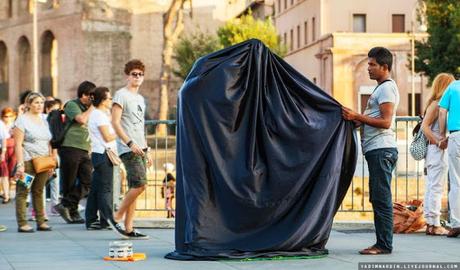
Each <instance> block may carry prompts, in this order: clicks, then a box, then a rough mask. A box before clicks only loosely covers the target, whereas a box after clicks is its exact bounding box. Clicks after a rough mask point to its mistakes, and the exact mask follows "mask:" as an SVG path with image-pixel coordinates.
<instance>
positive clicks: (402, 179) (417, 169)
mask: <svg viewBox="0 0 460 270" xmlns="http://www.w3.org/2000/svg"><path fill="white" fill-rule="evenodd" d="M419 120H420V118H419V117H406V116H404V117H396V122H395V130H396V140H397V145H398V161H397V164H396V169H395V171H394V172H393V179H392V195H393V201H409V200H413V199H420V198H422V197H423V194H424V192H425V182H424V179H423V168H424V160H421V161H416V160H414V159H413V158H412V157H411V156H410V153H409V146H410V143H411V142H412V137H413V136H412V130H413V128H414V127H415V126H416V125H417V123H418V121H419ZM358 137H359V134H358ZM358 145H359V150H358V162H357V166H356V171H355V175H354V177H353V180H352V183H351V185H350V188H349V189H348V192H347V195H346V196H345V198H344V200H343V202H342V205H341V207H340V208H339V212H372V206H371V204H370V202H369V171H368V169H367V162H366V160H365V158H364V156H363V154H362V151H361V145H360V143H358Z"/></svg>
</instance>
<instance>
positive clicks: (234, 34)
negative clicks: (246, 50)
mask: <svg viewBox="0 0 460 270" xmlns="http://www.w3.org/2000/svg"><path fill="white" fill-rule="evenodd" d="M217 35H218V36H219V39H220V43H221V44H222V45H223V46H224V47H228V46H231V45H235V44H237V43H240V42H243V41H246V40H248V39H251V38H256V39H259V40H260V41H262V42H263V43H264V44H265V45H266V46H267V47H268V48H270V50H272V51H273V52H274V53H276V54H278V55H279V56H281V57H282V56H284V54H285V53H286V46H285V45H284V44H282V43H281V39H280V37H279V36H278V34H277V32H276V28H275V26H274V25H273V23H272V20H271V19H270V18H267V19H265V20H258V19H255V18H254V17H253V16H252V14H251V12H249V13H248V14H246V15H243V16H241V17H240V18H236V19H232V20H229V21H228V22H227V23H226V24H225V25H224V26H222V27H220V28H219V30H217Z"/></svg>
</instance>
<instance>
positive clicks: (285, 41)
mask: <svg viewBox="0 0 460 270" xmlns="http://www.w3.org/2000/svg"><path fill="white" fill-rule="evenodd" d="M283 39H284V44H286V45H287V33H284V37H283Z"/></svg>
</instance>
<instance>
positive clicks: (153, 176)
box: [115, 117, 425, 217]
mask: <svg viewBox="0 0 460 270" xmlns="http://www.w3.org/2000/svg"><path fill="white" fill-rule="evenodd" d="M418 120H419V118H418V117H397V118H396V123H395V129H396V131H397V132H396V136H397V142H398V151H399V157H398V162H397V165H396V170H395V172H394V177H393V181H392V192H393V200H394V201H408V200H411V199H420V198H421V197H423V193H424V189H425V184H424V179H423V177H422V173H423V168H424V164H423V161H415V160H414V159H412V157H411V156H410V154H409V145H410V142H411V141H412V129H413V128H414V127H415V125H416V124H417V122H418ZM162 125H163V126H166V132H163V133H162V135H160V134H159V133H158V132H157V131H158V128H159V127H160V126H162ZM175 125H176V121H175V120H164V121H161V120H150V121H146V134H147V142H148V144H149V146H150V147H151V149H152V151H151V152H150V155H151V157H152V160H153V165H152V167H150V168H149V169H148V172H147V178H148V182H147V189H146V191H145V193H144V194H143V195H141V197H140V198H139V199H138V204H137V211H138V212H139V211H140V212H145V215H146V216H149V217H152V216H154V217H167V216H168V211H169V212H171V211H173V209H167V201H166V199H167V198H166V197H167V194H166V189H167V188H168V183H166V182H164V179H165V175H166V169H165V167H164V165H165V164H166V163H171V164H173V165H174V166H175V165H176V136H175ZM358 136H359V135H358ZM358 144H359V145H360V143H358ZM174 176H175V173H174ZM123 178H124V177H121V179H123ZM368 181H369V173H368V170H367V164H366V161H365V158H364V157H363V155H362V152H361V149H360V148H359V150H358V162H357V168H356V171H355V175H354V177H353V180H352V183H351V185H350V188H349V190H348V192H347V195H346V196H345V199H344V200H343V203H342V205H341V207H340V209H339V211H340V212H371V211H372V207H371V204H370V202H369V190H368ZM126 189H127V188H126V181H124V183H122V188H121V193H120V194H123V193H124V192H125V191H126ZM169 195H170V194H169ZM115 197H117V195H115ZM171 200H172V201H171V202H170V203H171V204H172V206H173V208H174V206H175V201H174V199H171ZM141 216H142V214H141Z"/></svg>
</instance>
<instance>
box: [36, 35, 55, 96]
mask: <svg viewBox="0 0 460 270" xmlns="http://www.w3.org/2000/svg"><path fill="white" fill-rule="evenodd" d="M57 50H58V46H57V40H56V38H55V37H54V35H53V33H52V32H51V31H46V32H45V33H44V34H43V35H42V38H41V54H40V56H41V59H40V60H41V69H40V72H41V74H40V90H41V92H42V93H43V95H45V96H54V97H56V96H57V95H58V93H57V92H58V91H57V76H58V68H57V64H58V63H57V62H58V61H57V60H58V59H57Z"/></svg>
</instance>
